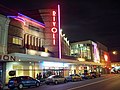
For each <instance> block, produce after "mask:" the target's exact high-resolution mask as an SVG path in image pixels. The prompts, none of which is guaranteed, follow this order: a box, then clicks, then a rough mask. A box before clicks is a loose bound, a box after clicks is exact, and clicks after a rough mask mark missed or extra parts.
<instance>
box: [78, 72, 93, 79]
mask: <svg viewBox="0 0 120 90" xmlns="http://www.w3.org/2000/svg"><path fill="white" fill-rule="evenodd" d="M80 76H81V77H82V79H91V78H92V76H91V75H90V74H89V73H82V74H80Z"/></svg>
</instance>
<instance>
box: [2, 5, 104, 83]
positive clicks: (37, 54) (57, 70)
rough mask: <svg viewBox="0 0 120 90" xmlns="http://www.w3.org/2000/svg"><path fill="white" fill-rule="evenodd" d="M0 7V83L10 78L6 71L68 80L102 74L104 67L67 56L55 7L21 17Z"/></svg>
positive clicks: (66, 48)
mask: <svg viewBox="0 0 120 90" xmlns="http://www.w3.org/2000/svg"><path fill="white" fill-rule="evenodd" d="M0 7H1V8H3V9H0V11H1V14H0V79H1V80H2V81H4V82H5V83H7V82H8V80H9V78H10V77H12V76H10V74H9V72H10V71H14V72H15V75H14V76H21V75H27V76H31V77H34V78H36V75H37V74H38V73H41V74H42V76H44V75H46V76H49V75H50V74H58V75H62V76H68V75H70V74H74V73H84V72H85V71H87V72H91V71H96V72H103V69H104V67H105V65H106V64H105V63H103V62H94V61H93V60H91V61H86V60H85V61H79V60H77V59H76V57H72V56H71V46H70V44H69V41H68V40H67V38H66V37H65V34H63V33H62V31H61V30H60V6H59V5H58V7H57V8H56V9H41V10H37V11H36V10H34V11H26V12H23V13H17V12H15V11H11V10H10V9H9V8H5V7H2V6H0ZM6 12H8V13H6ZM31 13H32V14H31ZM36 15H37V17H40V19H39V20H38V18H36V17H35V16H36ZM91 55H92V53H91Z"/></svg>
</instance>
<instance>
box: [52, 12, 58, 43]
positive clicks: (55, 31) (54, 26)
mask: <svg viewBox="0 0 120 90" xmlns="http://www.w3.org/2000/svg"><path fill="white" fill-rule="evenodd" d="M52 16H53V17H52V18H53V22H52V25H53V27H52V28H51V31H52V33H53V45H55V33H57V28H56V11H52Z"/></svg>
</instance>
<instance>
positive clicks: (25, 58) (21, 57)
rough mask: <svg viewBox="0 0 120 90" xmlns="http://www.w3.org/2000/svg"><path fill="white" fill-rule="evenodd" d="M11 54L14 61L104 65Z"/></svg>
mask: <svg viewBox="0 0 120 90" xmlns="http://www.w3.org/2000/svg"><path fill="white" fill-rule="evenodd" d="M9 55H11V56H15V57H16V61H31V62H42V61H48V62H62V63H69V64H77V65H78V64H85V65H100V66H101V65H104V63H95V62H87V61H78V60H71V59H59V58H53V57H42V56H35V55H29V54H21V53H11V54H9Z"/></svg>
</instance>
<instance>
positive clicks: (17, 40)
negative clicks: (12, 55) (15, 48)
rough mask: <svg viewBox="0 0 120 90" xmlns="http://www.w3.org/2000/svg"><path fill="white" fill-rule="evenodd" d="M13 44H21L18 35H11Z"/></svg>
mask: <svg viewBox="0 0 120 90" xmlns="http://www.w3.org/2000/svg"><path fill="white" fill-rule="evenodd" d="M12 42H13V43H14V44H18V45H22V38H19V37H13V41H12Z"/></svg>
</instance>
